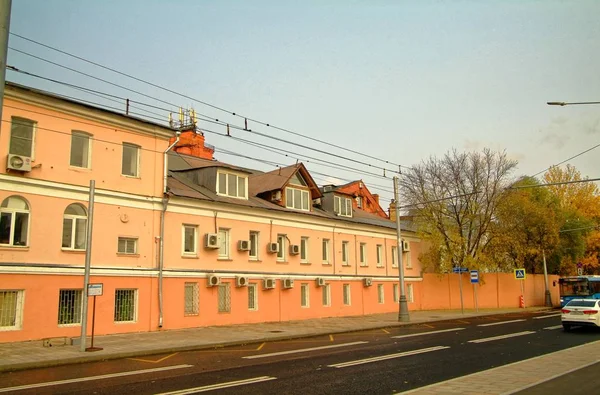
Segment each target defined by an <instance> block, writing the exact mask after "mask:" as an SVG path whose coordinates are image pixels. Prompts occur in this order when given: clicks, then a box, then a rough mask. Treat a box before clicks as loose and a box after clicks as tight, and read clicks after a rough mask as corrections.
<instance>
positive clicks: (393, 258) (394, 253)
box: [392, 246, 398, 267]
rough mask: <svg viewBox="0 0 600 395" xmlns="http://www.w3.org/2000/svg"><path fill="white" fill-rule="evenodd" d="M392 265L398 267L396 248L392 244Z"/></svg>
mask: <svg viewBox="0 0 600 395" xmlns="http://www.w3.org/2000/svg"><path fill="white" fill-rule="evenodd" d="M392 267H398V248H397V247H396V246H392Z"/></svg>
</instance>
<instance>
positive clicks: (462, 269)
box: [452, 267, 469, 273]
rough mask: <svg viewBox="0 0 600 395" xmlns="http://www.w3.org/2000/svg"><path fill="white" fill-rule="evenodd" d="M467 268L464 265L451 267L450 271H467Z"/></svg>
mask: <svg viewBox="0 0 600 395" xmlns="http://www.w3.org/2000/svg"><path fill="white" fill-rule="evenodd" d="M468 272H469V269H467V268H466V267H453V268H452V273H468Z"/></svg>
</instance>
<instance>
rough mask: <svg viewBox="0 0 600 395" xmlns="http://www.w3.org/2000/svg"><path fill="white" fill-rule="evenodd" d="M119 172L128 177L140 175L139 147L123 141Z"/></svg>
mask: <svg viewBox="0 0 600 395" xmlns="http://www.w3.org/2000/svg"><path fill="white" fill-rule="evenodd" d="M121 174H123V175H124V176H129V177H139V176H140V147H139V146H137V145H135V144H129V143H123V165H122V168H121Z"/></svg>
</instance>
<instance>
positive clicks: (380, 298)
mask: <svg viewBox="0 0 600 395" xmlns="http://www.w3.org/2000/svg"><path fill="white" fill-rule="evenodd" d="M383 295H384V291H383V284H377V302H379V303H383V302H384V299H383Z"/></svg>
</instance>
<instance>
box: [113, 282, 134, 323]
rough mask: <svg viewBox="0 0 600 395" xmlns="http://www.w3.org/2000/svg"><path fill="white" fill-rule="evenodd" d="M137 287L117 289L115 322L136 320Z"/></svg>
mask: <svg viewBox="0 0 600 395" xmlns="http://www.w3.org/2000/svg"><path fill="white" fill-rule="evenodd" d="M136 299H137V289H117V290H115V322H134V321H135V320H136V318H137V317H136V313H137V311H136V302H137V300H136Z"/></svg>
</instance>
